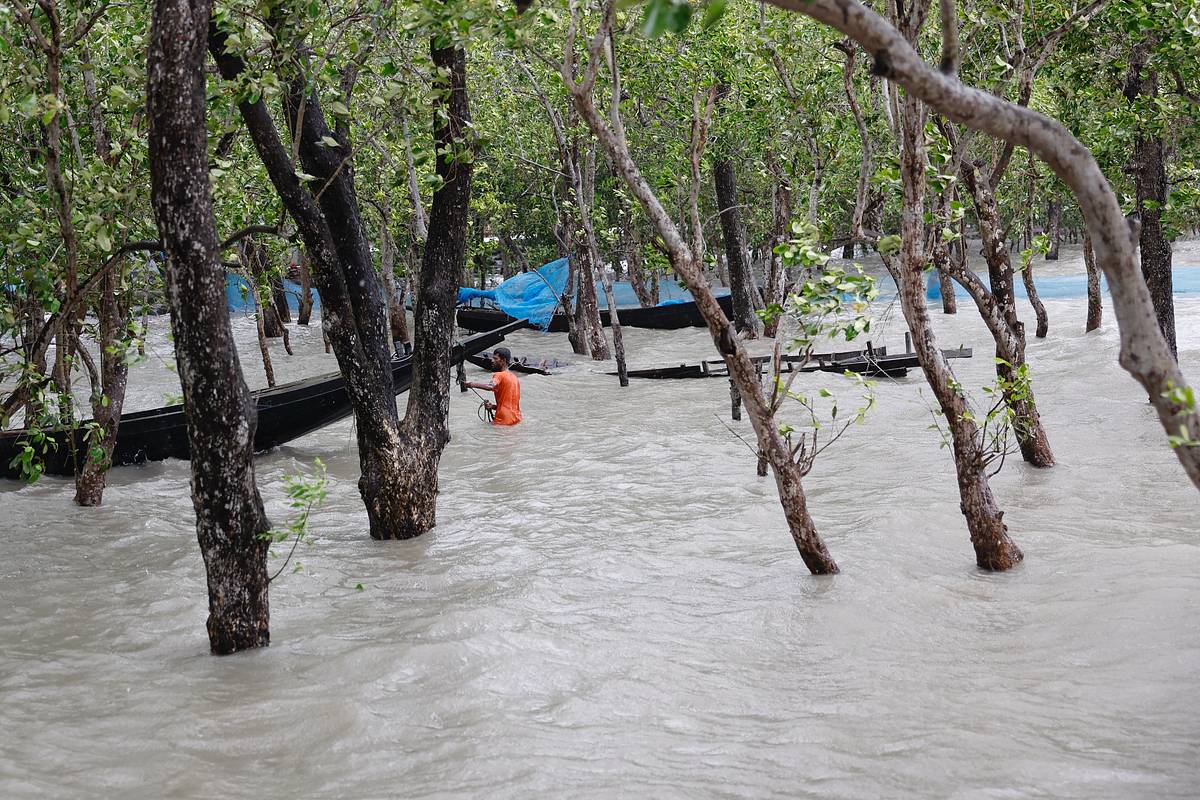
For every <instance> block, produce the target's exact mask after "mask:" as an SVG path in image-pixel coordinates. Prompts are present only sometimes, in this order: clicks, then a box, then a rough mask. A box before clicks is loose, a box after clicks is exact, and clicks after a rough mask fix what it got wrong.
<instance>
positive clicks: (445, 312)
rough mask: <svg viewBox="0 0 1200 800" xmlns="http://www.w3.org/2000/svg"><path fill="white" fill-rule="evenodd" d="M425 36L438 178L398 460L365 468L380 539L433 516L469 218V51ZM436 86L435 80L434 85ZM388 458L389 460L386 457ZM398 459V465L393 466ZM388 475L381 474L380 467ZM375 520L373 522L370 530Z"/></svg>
mask: <svg viewBox="0 0 1200 800" xmlns="http://www.w3.org/2000/svg"><path fill="white" fill-rule="evenodd" d="M442 41H443V37H441V36H437V35H435V36H434V37H432V39H431V42H430V51H431V54H432V58H433V65H434V67H435V68H436V70H437V72H438V74H439V75H441V76H443V77H440V78H439V80H438V84H440V87H439V88H440V90H441V92H440V95H439V99H438V100H436V101H435V109H434V127H433V140H434V144H435V148H436V151H437V154H438V155H437V174H438V177H439V178H441V181H440V183H439V185H438V189H437V191H435V192H434V194H433V205H432V206H431V207H430V211H429V238H428V239H427V240H426V243H425V254H424V258H423V259H422V261H421V294H420V296H419V297H418V298H417V300H416V305H415V306H414V307H413V320H414V326H415V328H416V330H415V336H414V342H413V384H412V388H411V389H410V390H409V394H408V407H407V410H406V411H405V415H404V422H403V423H402V424H401V427H400V435H399V455H400V459H399V463H397V462H396V460H395V458H394V457H392V453H390V452H389V451H388V450H383V451H382V452H380V453H379V456H380V457H379V458H376V459H372V466H373V468H374V469H375V470H378V472H375V473H371V474H368V473H367V472H366V471H365V470H364V472H363V477H362V480H361V481H360V482H359V485H360V487H361V488H362V493H363V497H364V498H367V497H370V498H371V502H369V503H368V505H367V509H368V513H370V514H373V515H374V516H375V517H377V518H379V519H380V520H386V521H387V522H386V525H380V526H378V527H379V528H380V530H381V531H383V532H385V533H387V534H390V536H384V537H383V538H397V539H408V538H411V537H414V536H420V535H421V534H422V533H425V532H426V531H428V530H429V529H430V528H432V527H433V526H434V525H435V524H436V522H437V493H438V465H439V464H440V463H441V460H442V451H443V450H444V449H445V447H446V444H447V443H448V442H449V441H450V352H451V346H452V344H453V338H454V306H455V303H456V302H457V300H458V287H459V285H460V284H461V279H462V274H463V266H464V264H465V262H466V249H467V224H468V221H469V212H470V204H471V180H472V174H473V164H474V161H473V159H471V158H464V157H463V156H464V155H467V154H469V152H470V149H471V148H472V147H473V144H472V141H471V138H470V137H471V108H470V104H469V102H468V96H467V56H466V53H465V52H464V51H463V49H462V48H461V47H458V46H455V45H453V44H448V45H445V46H440V44H441V42H442ZM435 85H436V84H435ZM389 457H390V458H389ZM400 465H403V467H404V469H403V470H401V469H399V466H400ZM389 470H390V471H391V474H385V471H389ZM374 528H375V526H373V529H374Z"/></svg>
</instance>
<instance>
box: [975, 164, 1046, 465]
mask: <svg viewBox="0 0 1200 800" xmlns="http://www.w3.org/2000/svg"><path fill="white" fill-rule="evenodd" d="M961 174H962V176H963V178H964V179H965V181H964V182H965V183H966V184H967V189H968V190H969V191H970V192H971V198H972V200H973V202H974V205H975V212H976V216H977V217H978V220H979V235H980V237H981V238H982V239H983V257H984V260H985V261H987V265H988V280H989V282H990V285H991V295H992V298H993V300H994V302H995V303H996V305H997V307H998V308H999V311H1000V315H1001V317H1002V318H1003V320H1004V325H1003V330H996V329H994V328H992V326H989V329H990V330H991V332H992V336H993V338H994V339H995V342H996V358H997V361H996V377H997V378H999V379H1000V381H1001V383H1002V384H1004V390H1003V391H1004V399H1005V402H1007V403H1008V406H1009V408H1011V409H1012V410H1013V413H1014V414H1015V415H1016V421H1015V423H1014V429H1015V433H1016V436H1017V443H1018V444H1019V445H1020V448H1021V457H1022V458H1023V459H1025V461H1026V462H1027V463H1029V464H1031V465H1033V466H1035V467H1051V466H1053V465H1054V452H1053V451H1052V450H1051V449H1050V439H1049V437H1048V436H1047V435H1046V429H1045V428H1044V427H1043V426H1042V419H1041V415H1040V414H1039V413H1038V408H1037V402H1036V401H1035V399H1034V396H1033V388H1032V386H1029V387H1027V390H1026V391H1018V390H1017V388H1016V386H1015V384H1014V381H1015V379H1016V376H1017V373H1018V372H1019V370H1020V369H1021V367H1022V366H1024V365H1025V325H1024V323H1022V322H1021V320H1020V319H1019V318H1018V317H1017V301H1016V295H1015V294H1014V290H1013V268H1012V261H1011V260H1010V257H1009V253H1008V248H1006V247H1005V246H1004V238H1003V236H1004V234H1003V229H1002V228H1001V226H1000V215H999V210H998V207H997V204H996V196H995V195H994V194H993V193H992V187H991V184H990V183H989V181H988V175H987V172H986V171H985V170H978V171H977V170H976V169H975V166H973V165H971V164H966V163H964V164H963V166H962V170H961Z"/></svg>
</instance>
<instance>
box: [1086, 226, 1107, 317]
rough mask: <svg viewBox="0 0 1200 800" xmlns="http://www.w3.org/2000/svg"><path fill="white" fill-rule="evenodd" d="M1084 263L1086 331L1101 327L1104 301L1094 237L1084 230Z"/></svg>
mask: <svg viewBox="0 0 1200 800" xmlns="http://www.w3.org/2000/svg"><path fill="white" fill-rule="evenodd" d="M1083 263H1084V266H1085V267H1086V268H1087V298H1088V302H1087V322H1086V324H1085V325H1084V328H1083V331H1084V333H1089V332H1091V331H1094V330H1096V329H1097V328H1099V327H1100V323H1101V321H1102V320H1103V317H1104V303H1103V301H1102V299H1101V297H1100V270H1098V269H1097V268H1096V254H1095V252H1093V250H1092V237H1091V235H1090V234H1089V233H1088V232H1087V231H1086V230H1085V231H1084V232H1083Z"/></svg>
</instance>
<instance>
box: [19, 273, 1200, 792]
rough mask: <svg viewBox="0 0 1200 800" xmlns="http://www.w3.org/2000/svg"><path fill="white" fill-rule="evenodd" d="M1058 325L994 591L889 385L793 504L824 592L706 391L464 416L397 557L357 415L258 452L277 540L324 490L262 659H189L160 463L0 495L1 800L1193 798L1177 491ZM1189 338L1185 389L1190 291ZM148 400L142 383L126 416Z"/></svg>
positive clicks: (1193, 677) (637, 359)
mask: <svg viewBox="0 0 1200 800" xmlns="http://www.w3.org/2000/svg"><path fill="white" fill-rule="evenodd" d="M1194 260H1195V259H1193V261H1194ZM1181 261H1182V263H1187V262H1186V260H1181ZM1078 269H1080V267H1079V264H1078V258H1077V254H1069V255H1068V256H1067V260H1066V261H1065V262H1064V263H1063V264H1062V265H1061V266H1060V267H1058V268H1057V271H1064V272H1070V271H1072V270H1078ZM1048 306H1049V311H1050V316H1051V334H1050V337H1049V339H1048V340H1046V341H1042V342H1033V343H1031V345H1030V359H1031V361H1032V364H1033V368H1034V371H1035V389H1036V391H1037V394H1038V399H1039V401H1040V405H1041V408H1042V410H1043V414H1044V418H1045V423H1046V427H1047V430H1048V431H1049V435H1050V439H1051V443H1052V445H1053V446H1054V449H1055V452H1056V454H1057V456H1058V458H1059V461H1060V463H1059V466H1057V467H1055V468H1054V469H1053V470H1049V471H1035V470H1032V469H1029V468H1027V467H1026V466H1025V465H1024V464H1022V463H1019V462H1016V461H1010V463H1009V464H1008V465H1007V466H1006V467H1005V469H1004V472H1003V473H1002V474H1001V475H1000V476H999V477H998V478H996V479H995V481H994V485H995V487H996V490H997V493H998V496H999V499H1000V501H1001V503H1002V504H1003V506H1004V508H1005V509H1006V511H1007V515H1006V520H1007V521H1008V523H1009V526H1010V528H1011V530H1012V532H1013V535H1014V538H1015V539H1016V540H1017V542H1018V543H1019V544H1020V545H1021V547H1022V548H1023V549H1024V550H1025V553H1026V561H1025V563H1024V564H1023V565H1022V566H1021V567H1019V568H1018V569H1016V570H1015V571H1013V572H1011V573H1009V574H1004V575H988V574H984V573H981V572H979V571H978V570H976V569H975V567H974V558H973V554H972V550H971V547H970V543H969V541H968V538H967V533H966V529H965V526H964V524H963V522H962V518H961V515H960V514H959V511H958V504H957V496H956V492H955V485H954V480H953V468H952V464H951V461H950V458H949V455H948V453H947V452H946V451H945V450H941V449H939V447H938V438H937V436H936V435H935V434H934V433H933V432H932V431H930V430H928V429H927V426H928V425H929V423H930V421H931V417H930V412H929V406H930V403H931V402H932V401H931V398H930V395H929V391H928V389H924V388H923V381H922V379H921V377H920V375H919V374H918V373H913V374H912V375H910V376H909V377H908V378H906V379H901V380H898V381H882V382H880V384H879V386H878V387H877V392H878V396H879V399H878V408H877V409H876V410H875V411H874V412H872V414H871V415H870V417H869V418H868V420H867V422H866V423H864V424H863V425H862V426H858V427H856V428H854V429H852V430H851V431H850V433H848V434H847V435H846V437H845V438H844V439H843V440H842V442H840V443H839V445H838V446H836V447H835V448H833V449H832V450H830V451H829V452H827V453H826V454H825V456H824V457H823V458H822V459H821V461H820V462H819V463H818V465H817V467H816V469H815V470H814V472H813V473H812V475H811V476H810V477H809V478H808V480H807V487H808V490H809V492H810V499H811V507H812V510H813V513H814V515H815V517H816V519H817V522H818V525H819V526H820V529H821V531H822V533H823V535H824V536H825V539H826V541H827V543H828V545H829V548H830V550H831V551H832V552H833V554H834V556H835V557H836V558H837V560H838V562H839V563H840V565H841V567H842V569H843V573H842V574H841V575H839V576H836V577H834V578H823V579H815V578H812V577H810V576H809V575H808V574H807V572H806V571H805V569H804V566H803V564H802V563H801V561H800V559H799V557H798V555H797V554H796V552H795V549H794V548H793V546H792V544H791V541H790V538H789V536H788V534H787V531H786V528H785V525H784V522H783V518H782V514H781V512H780V509H779V505H778V502H777V500H776V496H775V491H774V485H773V483H772V482H770V481H767V480H763V479H759V478H756V477H755V476H754V457H753V455H752V454H751V453H750V452H748V451H747V449H746V446H745V445H744V444H743V443H742V442H740V441H739V440H738V439H737V438H735V437H734V435H733V434H731V433H730V431H729V430H728V429H727V428H726V425H730V426H732V427H733V428H734V429H735V430H736V431H737V432H738V433H740V434H741V435H742V436H744V437H747V438H748V437H749V436H750V433H749V424H748V422H741V423H732V422H729V421H728V419H727V417H728V389H727V384H726V383H724V382H722V381H719V380H710V381H682V382H659V381H642V382H635V383H634V384H633V386H631V387H630V388H629V389H625V390H621V389H619V388H618V387H617V385H616V382H615V379H612V378H609V377H608V376H606V375H604V374H603V369H604V367H600V366H593V365H592V364H582V365H578V366H575V367H572V368H570V369H567V370H565V371H564V372H562V373H561V374H559V375H557V376H554V377H551V378H542V377H526V378H523V379H522V388H523V407H524V412H525V419H526V422H525V423H524V424H522V425H521V426H519V427H517V428H515V429H506V430H498V429H493V428H490V427H487V426H485V425H483V424H482V423H480V421H479V420H478V418H477V417H476V407H477V405H478V400H477V399H476V398H475V396H474V395H472V394H466V395H460V394H458V393H455V395H454V398H453V402H452V428H453V432H454V440H453V441H452V442H451V444H450V446H449V447H448V448H447V451H446V456H445V458H444V460H443V466H442V472H441V474H442V496H441V500H440V504H439V509H438V513H439V522H440V524H439V525H438V527H437V528H436V530H434V531H433V532H431V533H430V534H428V535H426V536H424V537H421V538H419V539H417V540H414V541H410V542H402V543H395V542H393V543H378V542H373V541H371V540H370V539H369V538H368V537H367V534H366V518H365V513H364V511H363V509H362V506H361V503H360V501H359V498H358V493H357V489H356V485H355V481H356V479H357V456H356V454H355V452H354V446H353V434H352V428H351V423H350V422H345V423H342V424H339V425H335V426H332V427H330V428H328V429H326V430H323V431H321V432H319V433H317V434H314V435H311V436H309V437H306V438H304V439H302V440H299V441H298V442H296V443H294V444H293V445H291V446H288V447H285V448H282V449H280V450H278V451H276V452H273V453H270V454H268V455H267V456H265V457H263V458H261V459H260V460H259V461H258V475H259V480H260V485H261V487H262V491H263V494H264V497H265V499H266V501H267V503H268V508H269V511H270V512H271V514H272V517H273V519H275V520H276V521H277V522H281V521H282V520H283V519H284V518H285V517H286V509H285V505H284V495H283V488H282V477H283V475H284V474H286V473H289V472H294V471H296V470H297V469H298V468H299V467H300V466H301V465H304V464H307V463H310V462H311V461H312V460H313V459H314V458H317V457H320V458H321V459H323V460H324V461H325V462H326V463H327V464H328V465H329V469H330V473H331V477H332V480H331V487H330V497H329V500H328V502H327V504H326V505H325V507H324V508H323V509H321V511H320V512H318V513H317V514H316V515H314V518H313V525H314V527H315V528H316V529H317V531H318V533H319V541H318V543H317V544H316V545H315V546H313V547H312V548H309V549H303V548H302V550H301V552H300V556H299V557H300V560H301V562H302V563H303V564H304V571H303V572H302V573H300V574H297V575H287V576H286V577H285V578H283V579H281V580H280V581H279V583H278V584H277V585H276V586H275V587H274V588H273V591H272V593H271V600H272V606H273V607H272V612H273V613H272V639H273V642H274V643H273V644H272V646H271V647H270V648H269V649H267V650H263V651H260V652H254V653H248V654H241V655H238V656H234V657H230V658H214V657H211V656H209V655H208V652H207V640H206V638H205V634H204V618H205V615H206V610H207V609H206V600H205V592H204V579H203V569H202V565H201V561H200V556H199V552H198V549H197V546H196V541H195V533H194V528H193V522H192V510H191V502H190V499H189V497H188V493H187V481H188V466H187V464H186V463H183V462H168V463H164V464H156V465H150V466H146V467H142V468H126V469H119V470H116V471H114V472H113V473H112V475H111V488H110V489H109V490H108V493H107V495H106V504H105V506H104V507H103V508H100V509H90V510H85V509H80V508H76V507H74V506H73V505H72V504H71V486H70V484H69V482H66V481H62V480H57V479H45V480H43V481H42V482H40V483H39V484H38V485H36V486H33V487H22V486H19V485H17V484H4V485H2V486H0V642H3V649H2V651H0V701H2V702H0V797H4V798H42V797H115V796H120V797H125V798H158V797H215V796H228V797H288V796H301V797H354V798H358V797H475V796H488V797H514V798H525V797H547V796H553V797H558V796H562V797H618V796H635V797H642V796H647V797H656V798H658V797H663V798H700V797H703V798H708V797H714V798H716V797H756V798H757V797H772V796H773V797H814V798H816V797H821V798H828V797H837V798H881V797H904V798H932V797H954V798H980V797H983V798H1021V797H1048V798H1081V799H1082V798H1086V799H1087V800H1094V799H1096V798H1193V797H1196V796H1198V795H1200V630H1198V626H1197V622H1196V620H1197V619H1198V618H1200V533H1198V530H1197V528H1198V526H1197V523H1196V518H1197V511H1198V505H1200V504H1198V503H1197V494H1196V492H1195V490H1193V489H1192V488H1191V487H1190V486H1189V485H1188V483H1187V482H1186V480H1185V478H1184V475H1183V473H1182V471H1181V470H1180V468H1179V467H1178V465H1177V463H1176V462H1175V460H1174V458H1173V456H1172V455H1171V453H1170V452H1169V450H1168V449H1167V448H1166V446H1165V444H1164V441H1163V434H1162V432H1161V430H1160V429H1159V427H1158V425H1157V423H1156V422H1155V420H1154V418H1153V415H1152V413H1151V411H1150V409H1149V407H1148V406H1147V405H1146V403H1145V402H1144V398H1143V397H1142V396H1141V391H1140V389H1139V388H1138V387H1137V385H1136V384H1134V383H1133V381H1132V380H1131V379H1130V378H1128V377H1127V376H1126V374H1125V373H1124V372H1123V371H1121V370H1120V368H1119V367H1118V366H1117V364H1116V350H1117V337H1116V330H1115V327H1114V326H1113V324H1112V316H1111V311H1108V310H1107V309H1106V311H1108V316H1106V324H1105V327H1104V329H1103V330H1101V331H1099V332H1096V333H1093V334H1089V335H1086V336H1085V335H1084V334H1083V333H1082V330H1083V319H1084V309H1083V302H1082V300H1078V301H1076V300H1056V301H1051V302H1050V303H1049V304H1048ZM963 311H964V313H962V314H960V315H959V316H958V317H956V318H942V317H941V316H940V315H939V316H938V319H937V324H938V328H939V332H940V334H941V336H942V340H943V345H944V346H952V345H957V344H960V343H963V344H967V345H973V346H975V347H976V357H975V358H974V359H972V360H970V361H959V362H956V364H955V366H956V369H957V371H958V374H959V377H960V378H961V379H962V380H963V382H964V383H965V384H966V385H967V386H973V387H977V386H979V385H981V384H983V383H987V382H989V376H990V374H991V362H990V359H989V358H988V357H987V352H988V348H987V346H986V343H987V341H988V339H987V334H986V332H985V330H984V328H983V326H982V324H981V323H980V322H979V320H978V317H977V316H976V315H975V314H974V313H973V312H972V313H967V312H971V309H969V308H964V309H963ZM1178 314H1179V329H1180V356H1181V360H1182V362H1183V365H1184V369H1185V372H1187V373H1188V374H1189V375H1190V376H1191V377H1192V378H1193V380H1196V379H1197V378H1198V377H1200V324H1198V323H1197V320H1198V319H1200V298H1195V297H1183V298H1180V300H1179V304H1178ZM898 318H899V314H898V311H893V312H892V313H891V314H890V317H889V320H888V321H886V322H885V323H883V325H884V327H885V328H886V330H885V331H880V332H877V333H875V334H874V335H873V338H874V340H875V341H876V343H877V344H879V343H887V344H889V345H892V346H895V344H897V343H898V342H900V341H901V339H902V327H901V326H900V325H899V323H898V321H897V320H898ZM238 330H239V333H240V334H241V335H242V336H243V337H244V338H245V344H246V345H247V347H246V348H245V349H244V351H243V352H245V353H246V354H247V355H246V356H245V365H246V370H247V374H248V376H249V379H250V381H251V382H252V383H255V384H258V383H261V381H262V378H261V374H262V373H261V366H260V365H257V363H256V362H255V361H254V348H253V345H252V340H251V339H250V338H249V337H250V335H251V333H252V327H251V326H250V325H249V324H248V323H247V322H246V321H245V320H242V321H239V323H238ZM157 336H158V338H157V339H156V342H157V353H158V355H160V356H162V357H163V358H164V359H167V360H169V350H167V349H166V347H167V345H166V344H165V340H164V339H163V337H162V331H161V330H159V331H158V334H157ZM626 337H627V342H628V347H629V349H630V352H631V362H633V363H634V364H635V365H637V366H649V365H653V364H664V365H665V364H672V363H681V362H684V361H696V360H698V359H699V358H701V357H711V353H712V347H711V343H710V342H709V341H708V339H707V334H706V332H704V331H702V330H691V331H675V332H652V331H640V330H630V331H627V332H626ZM293 339H294V340H295V341H296V343H297V344H298V349H297V352H298V353H299V355H297V356H296V357H295V358H292V359H288V358H287V357H286V356H283V355H282V353H281V352H277V353H276V369H277V370H278V371H279V373H280V377H281V380H282V379H288V378H290V377H298V376H301V375H306V374H313V373H316V372H322V371H327V370H329V369H332V368H333V367H332V363H333V362H332V359H331V357H329V356H325V355H324V354H323V353H321V352H320V350H321V348H320V341H319V332H318V331H315V330H313V331H308V332H305V331H303V330H298V331H296V332H295V333H294V334H293ZM564 339H565V337H563V336H559V335H555V336H548V337H547V336H541V335H537V334H533V333H523V334H520V335H517V336H514V337H512V338H511V339H510V344H511V345H512V347H513V350H514V351H515V352H517V353H518V354H523V353H528V354H531V355H551V356H558V357H560V358H561V357H566V356H567V355H568V354H569V351H568V350H567V349H566V347H565V341H564ZM802 380H804V381H807V382H806V383H805V385H806V386H809V387H815V386H818V385H827V386H829V387H830V388H833V389H835V390H838V391H841V392H842V394H843V395H845V394H847V391H848V390H847V389H846V388H845V385H844V384H843V383H842V379H840V378H838V377H837V376H819V377H817V376H814V377H813V378H812V379H811V380H810V379H809V378H804V379H802ZM172 381H173V378H172V376H171V375H170V373H167V372H165V371H164V370H163V369H162V367H161V365H160V364H159V363H158V362H157V361H152V362H151V363H150V364H147V365H144V366H143V367H141V368H139V370H138V375H137V376H136V377H135V382H134V384H133V387H132V389H131V408H139V407H148V406H153V405H157V404H159V402H160V401H161V399H162V396H163V394H164V393H165V392H170V391H176V389H174V388H172ZM844 404H845V405H846V406H847V407H848V406H849V397H847V400H846V401H845V403H844ZM358 583H362V584H363V585H364V587H365V588H364V590H363V591H361V592H360V591H357V590H356V589H355V586H356V584H358Z"/></svg>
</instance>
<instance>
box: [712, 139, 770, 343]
mask: <svg viewBox="0 0 1200 800" xmlns="http://www.w3.org/2000/svg"><path fill="white" fill-rule="evenodd" d="M713 181H714V182H715V183H716V189H717V208H718V209H719V210H720V216H721V235H722V237H723V238H724V240H725V263H726V265H727V267H728V269H729V291H730V294H732V295H733V319H732V320H731V321H732V322H733V325H734V327H735V328H736V329H737V332H738V333H740V334H741V335H742V336H744V337H746V338H747V339H757V338H758V331H759V324H758V318H757V317H756V316H755V315H754V299H753V298H752V297H751V295H750V291H751V288H750V287H751V282H750V265H749V264H747V263H746V242H745V237H744V235H743V233H742V219H741V214H740V213H739V210H738V201H737V175H736V174H735V173H734V171H733V161H732V160H731V159H728V158H722V159H718V160H717V161H716V162H715V163H714V164H713Z"/></svg>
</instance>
